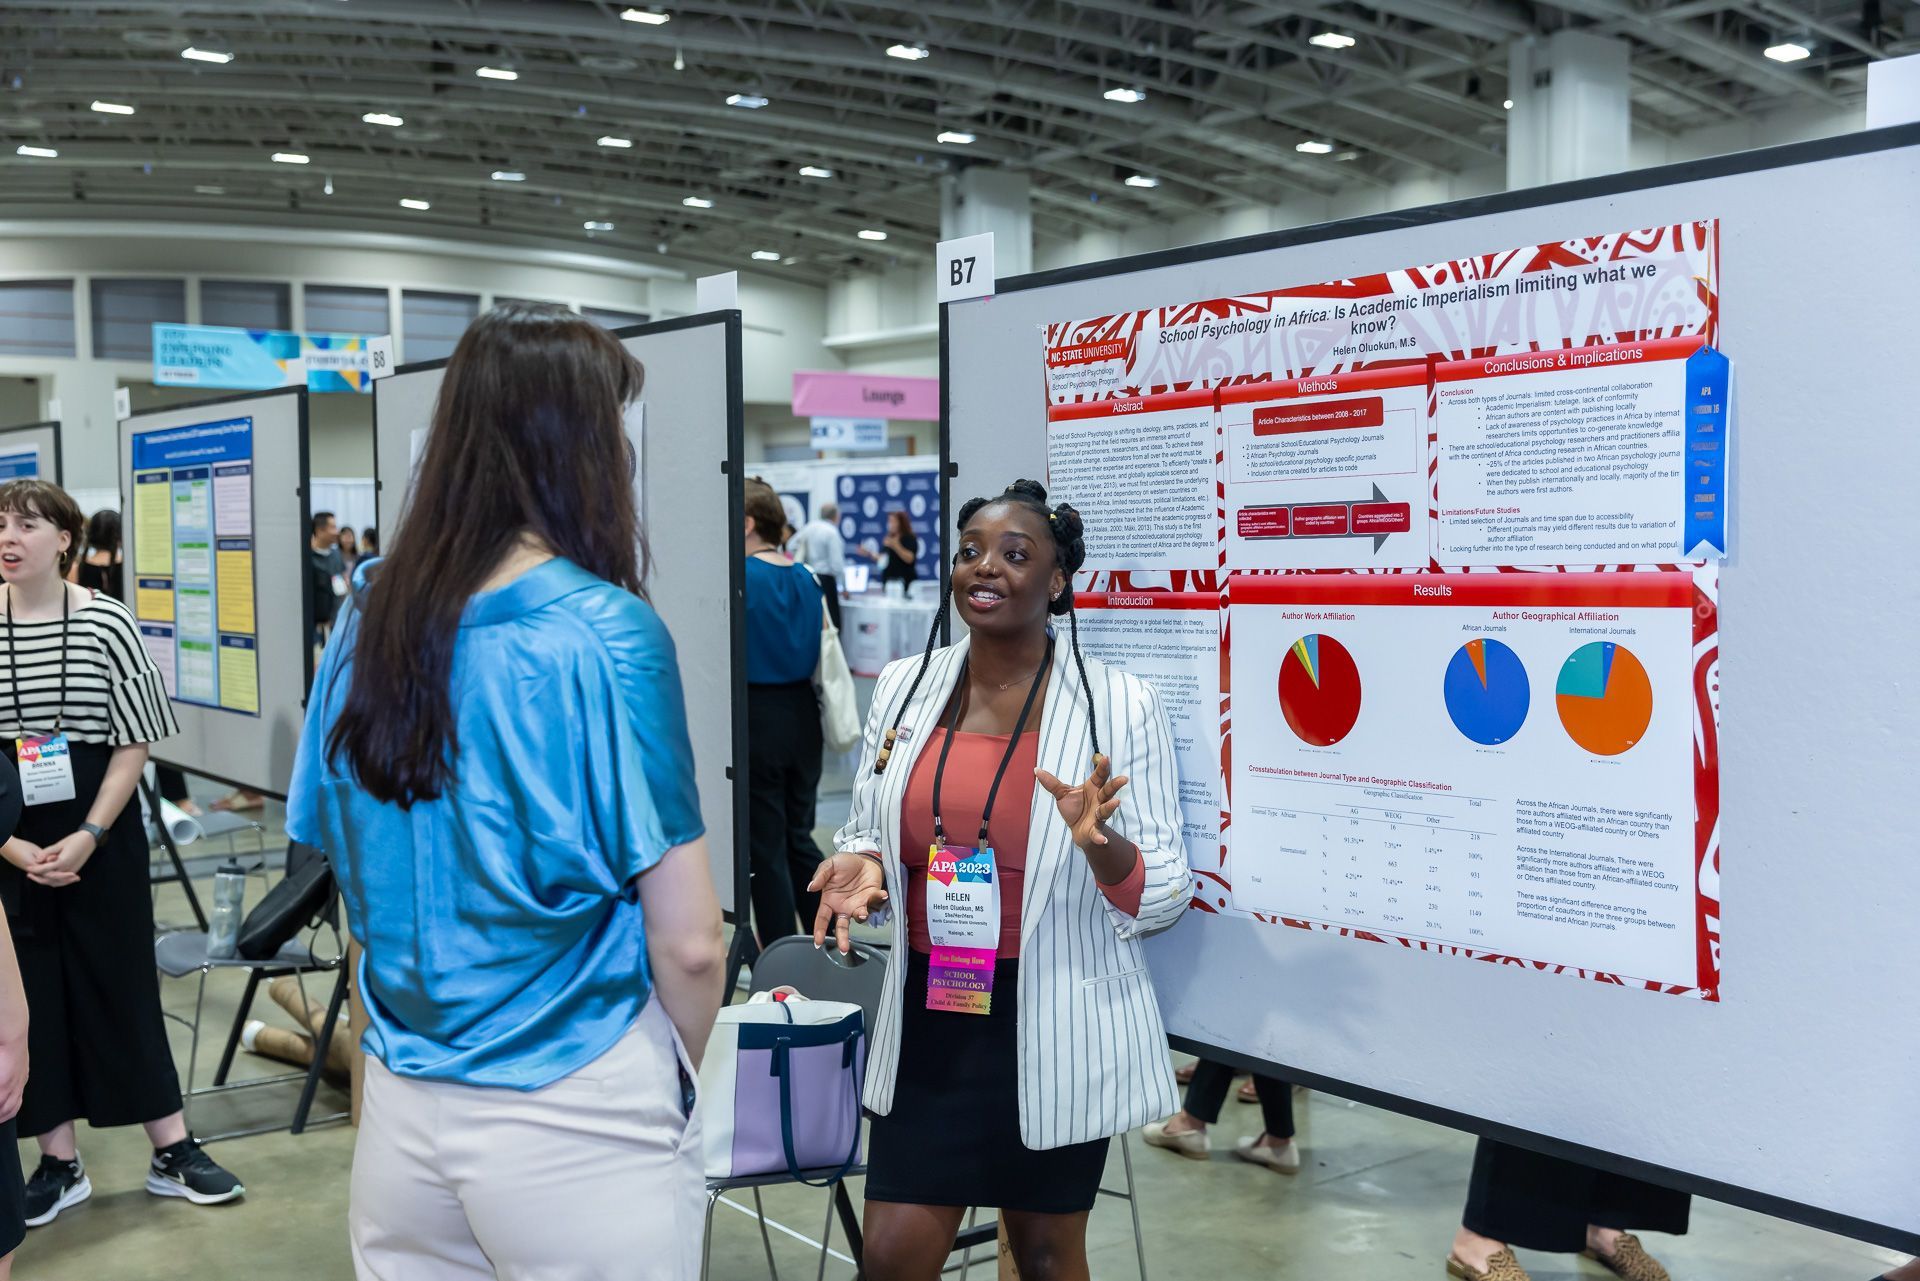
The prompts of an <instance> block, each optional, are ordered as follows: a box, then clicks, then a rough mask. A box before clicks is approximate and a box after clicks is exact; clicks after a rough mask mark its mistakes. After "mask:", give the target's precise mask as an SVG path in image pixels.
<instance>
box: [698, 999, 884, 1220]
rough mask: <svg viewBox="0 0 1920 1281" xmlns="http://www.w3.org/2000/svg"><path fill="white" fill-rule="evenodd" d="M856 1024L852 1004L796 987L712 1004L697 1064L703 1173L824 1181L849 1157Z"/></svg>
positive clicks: (859, 1035)
mask: <svg viewBox="0 0 1920 1281" xmlns="http://www.w3.org/2000/svg"><path fill="white" fill-rule="evenodd" d="M865 1025H866V1018H865V1015H864V1014H862V1012H861V1010H860V1007H859V1006H857V1005H851V1004H848V1003H846V1002H843V1001H809V1000H807V999H806V998H805V997H803V996H800V995H798V994H795V995H792V996H789V997H787V998H786V999H785V1000H775V999H774V998H773V996H772V994H771V993H767V992H761V993H757V994H756V995H755V996H754V997H753V999H752V1000H750V1001H748V1002H747V1003H746V1004H745V1005H730V1006H728V1007H727V1008H725V1009H723V1010H721V1011H720V1018H719V1021H718V1022H716V1023H715V1024H714V1028H713V1036H712V1038H711V1039H710V1040H709V1041H708V1042H707V1057H706V1061H705V1062H704V1063H703V1064H702V1066H701V1070H700V1093H701V1103H700V1106H701V1109H702V1111H701V1117H702V1124H703V1126H704V1128H705V1131H706V1163H707V1178H709V1179H738V1178H748V1177H751V1176H754V1175H764V1174H780V1173H785V1174H788V1175H790V1176H791V1177H793V1178H794V1179H797V1180H799V1181H800V1182H802V1183H811V1186H814V1187H825V1186H827V1185H828V1184H831V1183H834V1182H836V1181H837V1180H839V1179H840V1178H841V1177H842V1176H843V1175H845V1174H846V1172H847V1171H848V1170H850V1169H852V1168H853V1167H854V1166H855V1165H856V1164H858V1163H859V1160H860V1086H861V1082H862V1081H863V1080H864V1079H865V1075H866V1065H867V1034H866V1026H865ZM806 1171H814V1172H826V1177H825V1178H823V1179H820V1180H818V1181H810V1180H807V1179H804V1178H802V1177H801V1176H802V1174H803V1172H806Z"/></svg>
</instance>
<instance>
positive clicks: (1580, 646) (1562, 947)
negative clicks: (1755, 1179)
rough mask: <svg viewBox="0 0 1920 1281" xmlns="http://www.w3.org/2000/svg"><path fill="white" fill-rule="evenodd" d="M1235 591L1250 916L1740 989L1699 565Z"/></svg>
mask: <svg viewBox="0 0 1920 1281" xmlns="http://www.w3.org/2000/svg"><path fill="white" fill-rule="evenodd" d="M1702 572H1704V573H1709V574H1710V573H1711V572H1712V571H1711V570H1710V569H1709V570H1706V571H1702ZM1228 595H1229V597H1230V598H1231V600H1232V602H1233V607H1232V612H1233V632H1234V635H1233V649H1232V653H1231V657H1230V664H1229V665H1230V674H1229V680H1230V688H1231V690H1232V694H1233V705H1234V717H1233V726H1234V740H1235V741H1234V746H1233V751H1232V753H1231V757H1232V765H1231V769H1230V771H1229V784H1228V786H1229V794H1230V796H1231V798H1232V812H1233V822H1232V826H1231V839H1230V841H1229V842H1228V854H1227V869H1226V873H1227V880H1228V881H1229V882H1230V884H1231V887H1232V889H1231V899H1232V906H1233V907H1234V908H1235V909H1236V910H1238V911H1242V912H1250V913H1257V914H1260V915H1263V916H1268V917H1274V918H1279V919H1282V920H1285V921H1287V922H1288V923H1293V924H1299V925H1301V926H1302V927H1304V928H1315V927H1318V928H1328V929H1337V930H1341V931H1343V932H1351V933H1354V934H1357V935H1361V936H1367V937H1376V938H1384V937H1393V938H1400V939H1405V940H1410V941H1413V942H1415V943H1417V944H1419V945H1421V946H1429V947H1433V948H1437V949H1445V950H1453V951H1458V952H1461V953H1465V954H1471V955H1474V956H1477V957H1482V958H1512V959H1524V960H1525V961H1527V962H1530V963H1536V964H1540V965H1546V966H1554V967H1560V968H1564V969H1571V970H1579V971H1584V972H1588V973H1594V974H1603V975H1608V976H1615V977H1618V978H1621V979H1622V981H1625V976H1632V977H1633V978H1634V979H1637V980H1639V981H1641V982H1643V983H1647V984H1650V985H1658V986H1660V987H1662V988H1666V989H1669V990H1688V991H1694V992H1696V993H1698V994H1699V995H1702V996H1704V997H1707V998H1709V999H1713V998H1715V997H1716V996H1717V991H1718V963H1717V960H1716V959H1715V955H1714V950H1713V948H1712V947H1711V946H1710V943H1711V938H1710V924H1711V922H1710V915H1712V916H1714V917H1717V907H1716V906H1715V905H1713V904H1710V903H1709V902H1708V900H1707V899H1706V898H1705V897H1704V896H1703V895H1702V894H1700V893H1699V892H1698V891H1697V888H1696V887H1697V885H1698V884H1699V877H1698V875H1697V873H1698V870H1699V869H1698V868H1697V866H1696V862H1695V855H1696V851H1697V850H1698V849H1699V848H1700V847H1701V842H1702V834H1701V833H1700V832H1698V831H1697V830H1696V817H1695V792H1694V729H1695V720H1696V717H1697V715H1698V714H1699V708H1698V706H1697V704H1696V699H1695V684H1694V648H1695V629H1696V625H1697V623H1698V621H1699V619H1698V616H1697V612H1696V606H1697V605H1699V604H1700V603H1701V601H1700V599H1699V598H1697V596H1696V590H1695V582H1694V576H1693V574H1692V573H1689V572H1665V573H1639V574H1636V573H1576V574H1552V573H1544V574H1394V575H1324V574H1322V575H1286V576H1257V575H1236V576H1235V577H1234V578H1233V579H1232V580H1231V582H1230V583H1229V586H1228ZM1707 612H1708V613H1709V614H1710V613H1711V609H1710V608H1708V610H1707Z"/></svg>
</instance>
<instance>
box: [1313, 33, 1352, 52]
mask: <svg viewBox="0 0 1920 1281" xmlns="http://www.w3.org/2000/svg"><path fill="white" fill-rule="evenodd" d="M1307 43H1308V44H1310V45H1318V46H1319V47H1320V48H1322V49H1351V48H1353V46H1354V43H1355V42H1354V38H1353V37H1352V36H1349V35H1344V34H1342V33H1341V32H1338V31H1322V32H1321V33H1320V34H1318V35H1314V36H1308V37H1307Z"/></svg>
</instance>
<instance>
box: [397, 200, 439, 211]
mask: <svg viewBox="0 0 1920 1281" xmlns="http://www.w3.org/2000/svg"><path fill="white" fill-rule="evenodd" d="M400 207H401V208H402V209H431V208H433V206H432V205H430V204H428V203H427V202H426V201H424V200H402V201H401V202H400Z"/></svg>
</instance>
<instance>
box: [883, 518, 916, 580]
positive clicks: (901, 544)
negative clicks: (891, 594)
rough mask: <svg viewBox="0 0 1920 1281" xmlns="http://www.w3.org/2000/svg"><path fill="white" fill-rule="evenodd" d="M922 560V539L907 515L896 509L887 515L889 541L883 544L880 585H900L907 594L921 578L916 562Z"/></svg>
mask: <svg viewBox="0 0 1920 1281" xmlns="http://www.w3.org/2000/svg"><path fill="white" fill-rule="evenodd" d="M919 559H920V537H919V535H917V534H915V533H914V532H913V522H912V521H910V520H908V519H907V513H906V512H905V511H903V510H901V509H900V508H898V507H896V508H894V509H893V510H892V511H890V512H888V513H887V539H886V542H884V543H882V544H881V556H880V560H881V562H882V563H881V567H880V584H881V586H883V587H884V586H886V585H887V584H889V583H899V584H900V590H901V591H902V592H905V591H906V590H907V587H908V585H909V584H911V583H912V582H913V580H914V579H916V578H918V577H920V571H919V569H918V568H917V566H916V562H918V560H919Z"/></svg>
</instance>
